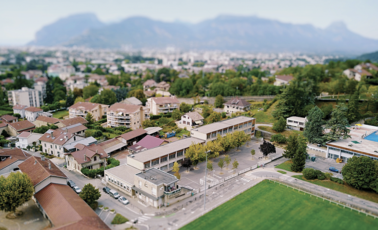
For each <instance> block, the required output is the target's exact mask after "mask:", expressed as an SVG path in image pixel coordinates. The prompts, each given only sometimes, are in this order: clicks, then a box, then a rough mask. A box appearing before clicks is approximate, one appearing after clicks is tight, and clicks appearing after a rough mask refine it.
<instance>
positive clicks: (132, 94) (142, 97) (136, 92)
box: [128, 89, 146, 101]
mask: <svg viewBox="0 0 378 230" xmlns="http://www.w3.org/2000/svg"><path fill="white" fill-rule="evenodd" d="M128 96H129V97H136V98H138V99H139V100H141V101H144V100H145V99H146V95H144V92H143V90H141V89H135V90H132V91H130V92H129V94H128Z"/></svg>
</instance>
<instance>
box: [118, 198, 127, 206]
mask: <svg viewBox="0 0 378 230" xmlns="http://www.w3.org/2000/svg"><path fill="white" fill-rule="evenodd" d="M118 201H119V202H121V203H122V204H124V205H126V204H129V201H128V200H127V199H126V198H125V197H123V196H120V197H119V198H118Z"/></svg>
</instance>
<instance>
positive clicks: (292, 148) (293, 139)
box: [283, 134, 298, 159]
mask: <svg viewBox="0 0 378 230" xmlns="http://www.w3.org/2000/svg"><path fill="white" fill-rule="evenodd" d="M297 148H298V140H297V136H295V135H294V134H292V135H290V136H289V138H288V140H287V146H286V148H285V151H284V154H283V157H285V158H289V159H292V158H293V157H294V155H295V152H296V151H297Z"/></svg>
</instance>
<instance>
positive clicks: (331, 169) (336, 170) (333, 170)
mask: <svg viewBox="0 0 378 230" xmlns="http://www.w3.org/2000/svg"><path fill="white" fill-rule="evenodd" d="M329 171H332V172H336V173H338V172H339V170H338V169H337V168H335V167H329Z"/></svg>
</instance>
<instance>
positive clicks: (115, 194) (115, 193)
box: [109, 189, 119, 199]
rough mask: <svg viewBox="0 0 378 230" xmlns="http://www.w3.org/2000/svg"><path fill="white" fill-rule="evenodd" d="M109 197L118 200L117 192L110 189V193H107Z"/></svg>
mask: <svg viewBox="0 0 378 230" xmlns="http://www.w3.org/2000/svg"><path fill="white" fill-rule="evenodd" d="M109 195H110V196H111V197H113V198H114V199H118V198H119V194H118V192H117V191H114V190H113V189H110V191H109Z"/></svg>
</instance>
